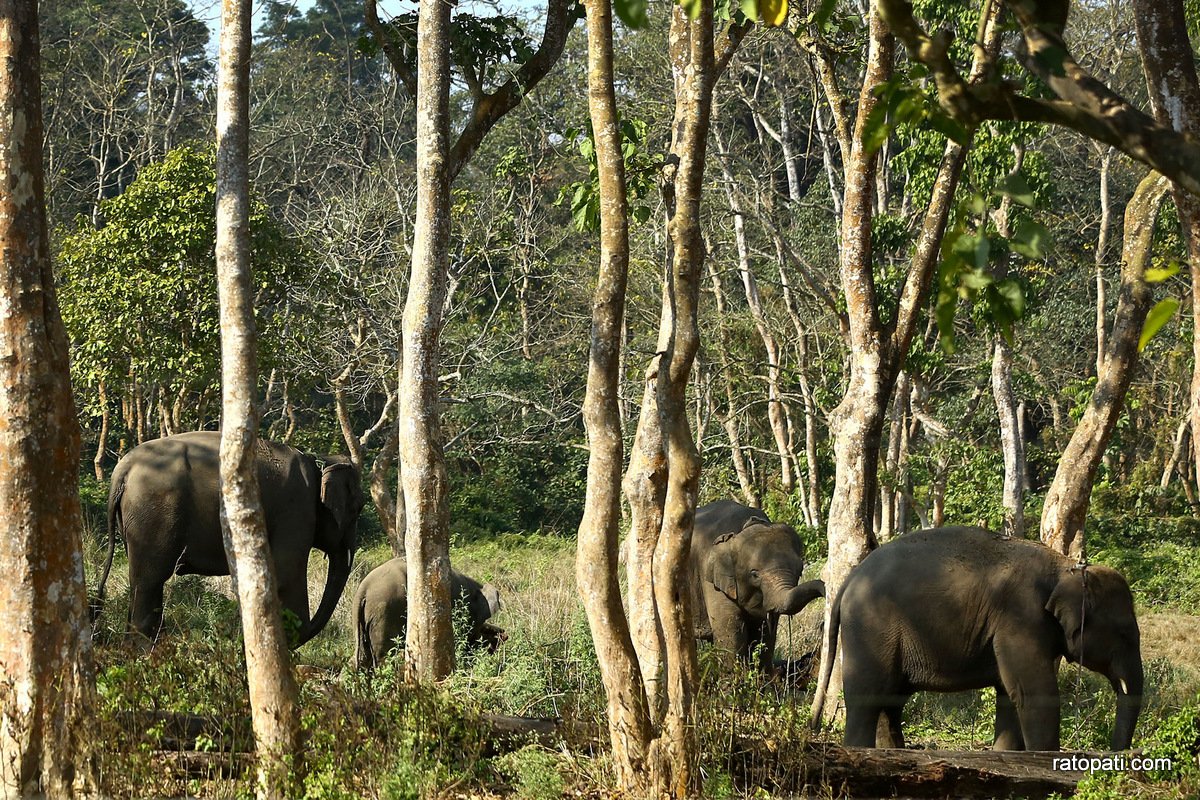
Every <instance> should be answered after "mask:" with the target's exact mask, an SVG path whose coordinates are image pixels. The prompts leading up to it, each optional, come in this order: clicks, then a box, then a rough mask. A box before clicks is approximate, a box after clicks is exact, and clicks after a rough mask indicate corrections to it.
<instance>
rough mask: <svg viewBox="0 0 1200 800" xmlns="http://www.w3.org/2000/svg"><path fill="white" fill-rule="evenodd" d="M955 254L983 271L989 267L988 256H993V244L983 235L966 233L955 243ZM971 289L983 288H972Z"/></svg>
mask: <svg viewBox="0 0 1200 800" xmlns="http://www.w3.org/2000/svg"><path fill="white" fill-rule="evenodd" d="M954 254H955V255H957V256H960V257H962V259H963V260H964V261H966V262H967V263H969V264H972V265H974V266H975V268H976V269H982V268H983V267H985V266H987V263H988V256H989V255H990V254H991V242H989V241H988V238H987V237H986V236H983V235H982V234H977V233H965V234H963V235H962V236H960V237H959V238H958V239H957V240H956V241H955V242H954ZM964 282H965V281H964ZM984 285H986V284H984ZM970 288H972V289H977V288H981V287H980V286H970Z"/></svg>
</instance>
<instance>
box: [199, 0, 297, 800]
mask: <svg viewBox="0 0 1200 800" xmlns="http://www.w3.org/2000/svg"><path fill="white" fill-rule="evenodd" d="M250 6H251V3H250V0H223V2H222V4H221V43H220V54H219V67H218V79H217V170H216V171H217V247H216V255H217V292H218V297H219V300H220V308H221V311H220V321H221V386H222V404H221V528H222V531H223V533H224V539H225V552H226V556H227V558H228V560H229V565H230V573H231V575H232V576H233V581H234V585H235V587H236V591H237V596H238V602H239V604H240V606H241V616H242V632H243V637H244V640H245V649H246V676H247V680H248V683H249V687H250V709H251V714H252V717H253V725H254V741H255V748H256V753H257V765H258V786H257V795H258V797H260V798H285V797H290V796H294V795H295V787H294V785H293V784H291V783H290V782H289V781H290V777H291V776H290V775H289V773H290V772H291V771H293V770H297V769H298V768H299V759H300V758H301V750H300V747H299V744H300V717H299V713H298V709H297V707H296V699H297V694H298V691H297V686H296V678H295V675H294V674H293V673H292V664H291V658H290V656H289V654H288V646H287V636H286V634H285V633H284V630H283V617H282V609H281V606H280V602H279V592H278V588H277V584H276V580H275V566H274V560H273V559H272V558H271V552H270V550H269V548H268V545H267V529H266V522H265V519H264V516H263V508H262V502H261V498H260V495H259V487H258V472H257V469H256V466H255V452H256V449H257V448H256V443H257V435H256V432H257V429H258V416H257V404H256V398H257V394H258V368H257V357H256V354H255V348H256V345H255V331H254V305H253V302H254V301H253V298H254V288H253V287H254V281H253V275H252V274H251V272H250V181H249V164H248V156H249V141H250V113H249V111H250Z"/></svg>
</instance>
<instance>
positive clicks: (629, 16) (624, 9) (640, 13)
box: [614, 0, 687, 28]
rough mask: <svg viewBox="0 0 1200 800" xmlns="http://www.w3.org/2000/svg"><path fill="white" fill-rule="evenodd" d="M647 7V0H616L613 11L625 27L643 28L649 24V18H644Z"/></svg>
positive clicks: (648, 4)
mask: <svg viewBox="0 0 1200 800" xmlns="http://www.w3.org/2000/svg"><path fill="white" fill-rule="evenodd" d="M649 6H650V2H649V0H616V3H615V4H614V9H615V10H616V12H617V18H618V19H620V20H621V22H623V23H625V25H626V26H628V27H630V28H644V27H646V25H647V24H649V22H650V18H649V17H648V16H646V9H647V8H649ZM684 8H685V9H686V8H687V6H686V5H685V6H684Z"/></svg>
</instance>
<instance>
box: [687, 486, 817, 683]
mask: <svg viewBox="0 0 1200 800" xmlns="http://www.w3.org/2000/svg"><path fill="white" fill-rule="evenodd" d="M803 572H804V544H803V542H801V541H800V536H799V535H798V534H797V533H796V531H795V530H794V529H793V528H792V526H790V525H785V524H782V523H774V522H771V521H770V520H769V519H767V515H766V514H764V513H763V512H762V511H760V510H758V509H756V508H750V507H749V506H744V505H742V504H741V503H735V502H734V501H732V500H719V501H717V502H715V503H709V504H708V505H705V506H701V507H700V508H698V509H696V523H695V527H694V532H693V534H692V553H691V567H690V578H691V585H692V602H693V608H695V612H696V636H697V637H698V638H701V639H712V641H713V642H714V643H715V644H716V645H717V646H718V647H720V648H723V649H725V650H729V651H732V652H734V653H736V654H737V655H738V657H739V658H741V659H742V660H743V661H749V660H750V658H751V656H752V654H753V653H754V651H755V649H756V648H759V647H760V646H761V650H759V667H760V668H761V669H762V670H763V671H770V670H771V669H772V668H773V666H774V659H775V636H776V632H777V629H778V626H779V617H780V616H786V615H791V614H798V613H799V612H800V611H801V610H802V609H803V608H804V607H805V606H807V605H808V604H809V603H811V602H812V601H813V600H815V599H817V598H818V597H824V596H825V584H824V583H822V582H821V581H819V580H814V581H806V582H804V583H801V581H800V576H801V574H802V573H803Z"/></svg>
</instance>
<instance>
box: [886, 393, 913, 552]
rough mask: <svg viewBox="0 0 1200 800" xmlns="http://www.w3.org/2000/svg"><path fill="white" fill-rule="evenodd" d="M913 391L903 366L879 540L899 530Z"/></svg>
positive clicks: (891, 432) (894, 405)
mask: <svg viewBox="0 0 1200 800" xmlns="http://www.w3.org/2000/svg"><path fill="white" fill-rule="evenodd" d="M910 393H911V382H910V381H909V378H908V373H907V372H905V371H903V370H901V372H900V377H899V378H897V380H896V390H895V392H894V393H893V395H894V396H893V398H892V424H891V428H890V429H889V431H888V448H887V458H886V459H885V460H884V469H885V471H886V475H887V479H888V480H887V482H886V483H884V484H882V485H881V486H880V487H879V504H880V525H879V541H881V542H886V541H888V540H889V539H892V538H893V537H895V536H896V534H897V533H899V530H898V528H897V521H896V516H897V512H898V510H899V509H898V505H899V500H900V498H901V496H902V492H901V489H902V487H901V484H900V459H901V456H902V455H903V450H902V447H903V444H904V441H903V440H904V432H905V430H907V428H908V425H907V417H908V401H909V394H910Z"/></svg>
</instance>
